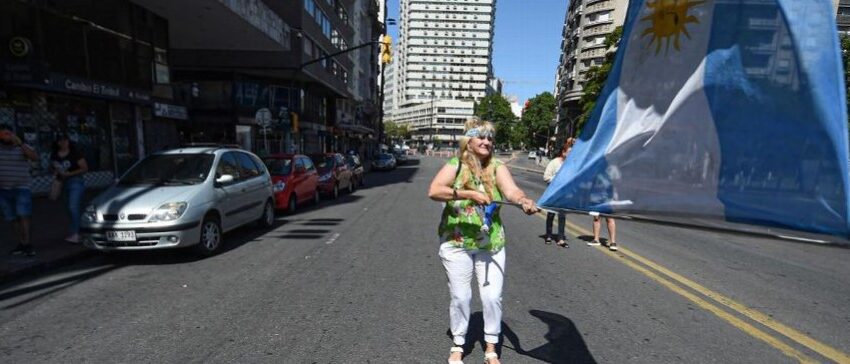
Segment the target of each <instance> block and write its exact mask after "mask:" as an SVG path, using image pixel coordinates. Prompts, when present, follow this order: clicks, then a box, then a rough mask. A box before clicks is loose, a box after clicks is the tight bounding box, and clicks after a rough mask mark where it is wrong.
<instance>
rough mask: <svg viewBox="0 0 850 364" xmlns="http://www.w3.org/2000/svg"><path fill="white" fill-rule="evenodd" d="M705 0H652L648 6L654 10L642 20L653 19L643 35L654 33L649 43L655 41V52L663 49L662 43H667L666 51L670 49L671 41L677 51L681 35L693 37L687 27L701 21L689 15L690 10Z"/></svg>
mask: <svg viewBox="0 0 850 364" xmlns="http://www.w3.org/2000/svg"><path fill="white" fill-rule="evenodd" d="M704 2H705V1H704V0H700V1H695V0H656V1H650V2H648V3H647V4H646V6H647V7H648V8H649V9H651V10H652V14H649V15H647V16H645V17H643V18H641V19H640V20H641V21H648V20H650V21H652V25H651V26H649V28H646V30H644V31H643V34H641V37H645V36H647V35H652V39H650V41H649V45H650V46H652V44H653V43H655V54H658V53H659V52H660V51H661V43H666V45H665V48H664V51H665V52H666V51H667V50H668V49H670V42H671V41H672V42H673V48H675V49H676V50H677V51H678V50H680V47H679V36H680V35H682V34H684V35H685V36H686V37H688V39H691V34H690V33H688V28H687V27H686V26H687V25H688V24H689V23H699V19H697V18H696V17H695V16H693V15H689V14H688V11H689V10H690V9H691V8H692V7H694V6H697V5H700V4H702V3H704Z"/></svg>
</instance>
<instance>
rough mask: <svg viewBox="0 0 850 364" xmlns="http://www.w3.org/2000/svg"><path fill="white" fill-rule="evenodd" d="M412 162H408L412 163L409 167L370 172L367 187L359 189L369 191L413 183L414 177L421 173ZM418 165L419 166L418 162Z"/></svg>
mask: <svg viewBox="0 0 850 364" xmlns="http://www.w3.org/2000/svg"><path fill="white" fill-rule="evenodd" d="M411 162H412V161H411ZM411 162H408V163H410V164H409V165H404V166H399V167H398V168H396V169H395V170H392V171H372V172H369V173H368V174H367V175H366V177H365V178H364V183H365V185H364V186H363V187H360V188H358V189H360V190H368V189H371V188H380V187H383V186H387V185H392V184H396V183H412V179H413V175H414V174H416V172H417V171H419V168H418V167H416V166H414V165H413V163H411ZM416 164H418V162H417V163H416Z"/></svg>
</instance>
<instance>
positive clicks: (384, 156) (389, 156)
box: [378, 154, 393, 160]
mask: <svg viewBox="0 0 850 364" xmlns="http://www.w3.org/2000/svg"><path fill="white" fill-rule="evenodd" d="M378 159H384V160H388V159H393V156H392V154H381V155H379V156H378Z"/></svg>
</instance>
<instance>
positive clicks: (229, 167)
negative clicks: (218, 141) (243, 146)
mask: <svg viewBox="0 0 850 364" xmlns="http://www.w3.org/2000/svg"><path fill="white" fill-rule="evenodd" d="M234 154H236V153H234V152H230V153H225V154H224V155H222V156H221V160H219V161H218V167H217V168H216V170H215V176H216V178H218V177H221V176H224V175H226V174H229V175H231V176H233V178H234V180H236V181H238V180H239V177H240V176H239V175H240V173H239V164H238V163H237V162H236V158H235V156H234Z"/></svg>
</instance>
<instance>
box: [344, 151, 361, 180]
mask: <svg viewBox="0 0 850 364" xmlns="http://www.w3.org/2000/svg"><path fill="white" fill-rule="evenodd" d="M345 163H346V164H348V168H349V169H351V178H352V179H354V185H355V186H357V187H362V186H364V185H365V184H366V183H365V180H364V178H365V174H364V173H363V172H364V171H363V163H361V162H360V157H358V156H356V155H353V154H348V155H346V156H345Z"/></svg>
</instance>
